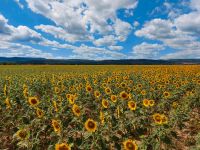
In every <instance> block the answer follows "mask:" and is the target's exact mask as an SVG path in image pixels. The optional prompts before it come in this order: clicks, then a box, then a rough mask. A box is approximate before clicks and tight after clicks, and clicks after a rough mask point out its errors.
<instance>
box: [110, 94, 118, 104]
mask: <svg viewBox="0 0 200 150" xmlns="http://www.w3.org/2000/svg"><path fill="white" fill-rule="evenodd" d="M110 99H111V101H112V102H114V103H115V102H116V101H117V96H116V95H111V96H110Z"/></svg>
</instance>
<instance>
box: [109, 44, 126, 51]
mask: <svg viewBox="0 0 200 150" xmlns="http://www.w3.org/2000/svg"><path fill="white" fill-rule="evenodd" d="M108 48H109V49H110V50H116V51H120V50H122V49H123V46H116V45H114V46H109V47H108Z"/></svg>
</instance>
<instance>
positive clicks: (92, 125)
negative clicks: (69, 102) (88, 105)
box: [85, 119, 97, 132]
mask: <svg viewBox="0 0 200 150" xmlns="http://www.w3.org/2000/svg"><path fill="white" fill-rule="evenodd" d="M85 129H86V130H87V131H88V132H95V131H96V129H97V123H96V122H95V121H94V120H92V119H88V120H87V121H86V122H85Z"/></svg>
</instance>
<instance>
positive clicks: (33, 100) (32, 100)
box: [28, 97, 39, 106]
mask: <svg viewBox="0 0 200 150" xmlns="http://www.w3.org/2000/svg"><path fill="white" fill-rule="evenodd" d="M28 101H29V104H30V105H31V106H37V105H38V104H39V100H38V99H37V97H29V98H28Z"/></svg>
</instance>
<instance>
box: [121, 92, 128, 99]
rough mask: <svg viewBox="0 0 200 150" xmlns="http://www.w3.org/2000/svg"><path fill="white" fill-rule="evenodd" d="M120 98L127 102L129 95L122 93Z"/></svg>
mask: <svg viewBox="0 0 200 150" xmlns="http://www.w3.org/2000/svg"><path fill="white" fill-rule="evenodd" d="M120 97H121V98H122V99H123V100H126V99H128V93H126V92H125V91H122V92H121V93H120Z"/></svg>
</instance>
